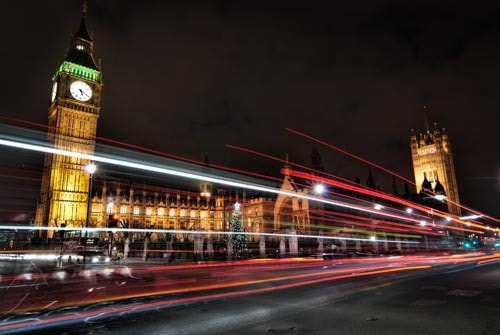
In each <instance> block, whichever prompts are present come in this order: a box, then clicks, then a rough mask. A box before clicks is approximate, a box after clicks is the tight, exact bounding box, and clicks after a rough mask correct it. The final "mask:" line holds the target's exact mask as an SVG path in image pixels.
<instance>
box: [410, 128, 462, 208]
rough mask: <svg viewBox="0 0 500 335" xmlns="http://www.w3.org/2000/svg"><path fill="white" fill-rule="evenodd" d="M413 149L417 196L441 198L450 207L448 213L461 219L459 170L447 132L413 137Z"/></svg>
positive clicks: (436, 130)
mask: <svg viewBox="0 0 500 335" xmlns="http://www.w3.org/2000/svg"><path fill="white" fill-rule="evenodd" d="M410 147H411V155H412V161H413V171H414V173H415V185H416V191H417V193H426V194H427V195H428V196H437V197H438V198H439V197H440V198H442V199H443V201H446V203H447V210H448V213H450V214H453V215H457V216H460V213H461V210H460V199H459V196H458V186H457V179H456V176H455V166H454V164H453V156H452V153H451V144H450V140H449V138H448V134H447V133H446V130H445V129H444V128H442V129H438V128H437V124H436V123H435V124H434V129H433V130H430V129H429V127H428V125H427V124H426V129H425V131H424V132H423V133H420V134H419V135H418V136H417V135H416V134H415V133H414V132H413V129H412V133H411V135H410Z"/></svg>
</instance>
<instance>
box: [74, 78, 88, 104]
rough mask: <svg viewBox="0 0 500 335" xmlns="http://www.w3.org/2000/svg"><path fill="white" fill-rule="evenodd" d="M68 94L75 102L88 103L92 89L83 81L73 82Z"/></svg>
mask: <svg viewBox="0 0 500 335" xmlns="http://www.w3.org/2000/svg"><path fill="white" fill-rule="evenodd" d="M69 92H70V93H71V95H72V96H73V98H75V99H76V100H80V101H88V100H90V98H92V89H91V88H90V86H89V85H88V84H87V83H84V82H83V81H74V82H72V83H71V85H70V86H69Z"/></svg>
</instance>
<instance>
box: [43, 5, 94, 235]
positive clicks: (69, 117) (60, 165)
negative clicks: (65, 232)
mask: <svg viewBox="0 0 500 335" xmlns="http://www.w3.org/2000/svg"><path fill="white" fill-rule="evenodd" d="M86 19H87V2H86V1H83V4H82V18H81V21H80V25H79V26H78V29H77V31H76V32H75V34H74V35H73V36H72V38H71V41H70V45H69V48H68V49H67V51H66V55H65V57H64V59H63V61H62V63H61V64H60V65H59V67H58V68H57V69H56V72H55V74H54V76H53V77H52V93H51V95H50V103H49V109H48V124H49V127H48V139H47V140H48V143H49V145H51V146H53V147H54V148H55V149H62V150H68V151H71V152H75V153H82V154H89V155H92V154H93V153H94V148H95V139H96V131H97V120H98V117H99V113H100V110H101V90H102V85H103V83H102V75H101V69H100V66H99V65H98V64H97V63H96V62H95V60H94V42H93V40H92V38H91V36H90V34H89V33H88V29H87V22H86ZM89 163H91V162H90V161H89V160H85V159H81V158H76V157H70V156H64V155H56V154H49V153H48V154H46V156H45V161H44V171H43V177H42V187H41V192H40V199H39V203H38V206H37V211H36V219H35V220H36V224H37V226H41V227H48V228H54V229H56V230H57V227H60V226H61V225H63V224H64V225H65V226H66V227H79V228H83V227H84V224H85V221H86V218H87V197H88V195H89V194H90V192H89V187H90V185H89V184H90V183H89V180H90V175H89V173H88V172H86V171H85V166H86V165H88V164H89ZM90 224H92V222H91V223H90ZM52 234H53V230H50V229H49V230H48V233H47V236H46V237H48V238H50V237H52Z"/></svg>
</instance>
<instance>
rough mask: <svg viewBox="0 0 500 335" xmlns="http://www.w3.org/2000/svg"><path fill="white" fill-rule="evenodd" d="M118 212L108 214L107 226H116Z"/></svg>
mask: <svg viewBox="0 0 500 335" xmlns="http://www.w3.org/2000/svg"><path fill="white" fill-rule="evenodd" d="M118 221H119V218H118V214H110V215H109V218H108V227H109V228H117V227H118Z"/></svg>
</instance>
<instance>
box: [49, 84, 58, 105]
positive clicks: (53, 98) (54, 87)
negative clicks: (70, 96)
mask: <svg viewBox="0 0 500 335" xmlns="http://www.w3.org/2000/svg"><path fill="white" fill-rule="evenodd" d="M56 96H57V81H55V82H54V85H52V95H51V96H50V101H52V102H54V100H55V98H56Z"/></svg>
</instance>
